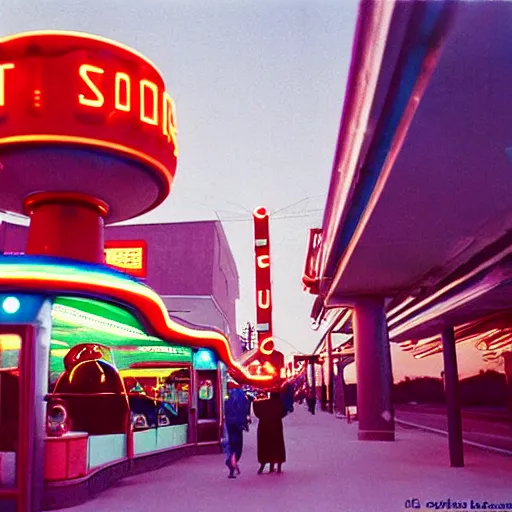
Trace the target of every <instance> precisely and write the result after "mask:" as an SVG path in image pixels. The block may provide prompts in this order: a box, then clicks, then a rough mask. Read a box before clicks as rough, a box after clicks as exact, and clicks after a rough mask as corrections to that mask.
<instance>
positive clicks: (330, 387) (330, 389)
mask: <svg viewBox="0 0 512 512" xmlns="http://www.w3.org/2000/svg"><path fill="white" fill-rule="evenodd" d="M333 393H334V361H333V357H332V336H331V333H328V334H327V411H328V412H330V413H331V414H333V413H334V400H333Z"/></svg>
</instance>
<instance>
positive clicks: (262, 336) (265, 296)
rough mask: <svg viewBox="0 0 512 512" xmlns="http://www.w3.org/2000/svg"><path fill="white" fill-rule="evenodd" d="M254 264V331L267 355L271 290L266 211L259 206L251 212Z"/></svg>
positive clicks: (271, 345) (270, 343)
mask: <svg viewBox="0 0 512 512" xmlns="http://www.w3.org/2000/svg"><path fill="white" fill-rule="evenodd" d="M252 215H253V221H254V252H255V264H256V321H257V325H256V331H257V333H258V348H259V351H260V352H261V353H262V354H264V355H266V356H269V355H271V354H272V352H273V351H274V341H273V339H272V292H271V277H270V238H269V225H268V212H267V210H266V209H265V208H264V207H263V206H260V207H259V208H256V209H255V210H254V212H253V214H252Z"/></svg>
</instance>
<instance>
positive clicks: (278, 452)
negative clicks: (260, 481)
mask: <svg viewBox="0 0 512 512" xmlns="http://www.w3.org/2000/svg"><path fill="white" fill-rule="evenodd" d="M253 410H254V415H255V416H256V417H257V418H258V419H259V422H258V433H257V440H258V462H259V463H260V468H259V469H258V474H259V475H261V473H263V470H264V469H265V464H269V465H270V473H272V472H273V471H274V465H275V464H277V472H278V473H281V464H282V463H283V462H286V451H285V447H284V434H283V418H284V417H285V416H286V409H285V407H284V406H283V402H282V400H281V395H280V393H279V391H273V392H271V393H270V398H267V399H264V400H256V401H255V402H254V404H253Z"/></svg>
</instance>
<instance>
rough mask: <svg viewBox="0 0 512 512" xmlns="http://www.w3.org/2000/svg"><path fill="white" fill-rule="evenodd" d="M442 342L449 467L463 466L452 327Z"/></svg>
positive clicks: (457, 377) (457, 375) (457, 382)
mask: <svg viewBox="0 0 512 512" xmlns="http://www.w3.org/2000/svg"><path fill="white" fill-rule="evenodd" d="M441 337H442V341H443V361H444V385H445V393H446V408H447V412H448V443H449V446H450V465H451V466H453V467H459V468H460V467H463V466H464V448H463V444H462V418H461V413H460V397H459V374H458V371H457V353H456V350H455V335H454V332H453V327H446V328H445V329H443V332H442V334H441Z"/></svg>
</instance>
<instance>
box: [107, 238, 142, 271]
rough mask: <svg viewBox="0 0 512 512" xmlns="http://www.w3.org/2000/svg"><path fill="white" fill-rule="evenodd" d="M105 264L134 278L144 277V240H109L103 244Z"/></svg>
mask: <svg viewBox="0 0 512 512" xmlns="http://www.w3.org/2000/svg"><path fill="white" fill-rule="evenodd" d="M105 263H106V264H107V265H110V266H111V267H114V268H118V269H120V270H123V271H124V272H126V273H127V274H131V275H133V276H135V277H146V276H147V245H146V242H145V241H144V240H111V241H108V242H105Z"/></svg>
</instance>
